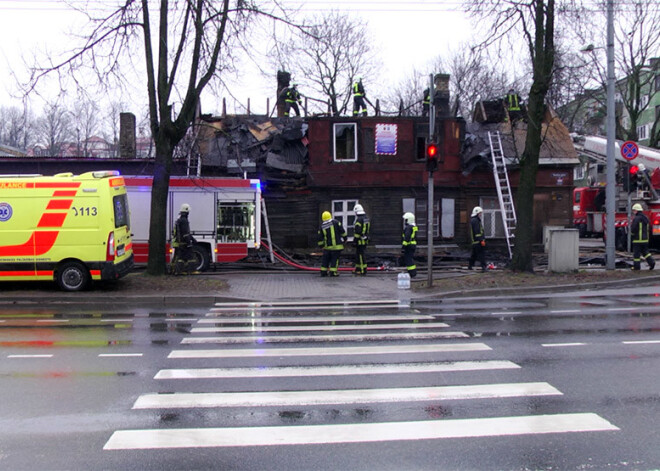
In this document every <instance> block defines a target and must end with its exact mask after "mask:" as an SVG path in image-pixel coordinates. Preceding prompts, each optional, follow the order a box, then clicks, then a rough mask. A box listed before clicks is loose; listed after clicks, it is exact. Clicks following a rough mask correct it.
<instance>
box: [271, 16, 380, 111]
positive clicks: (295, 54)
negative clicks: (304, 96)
mask: <svg viewBox="0 0 660 471" xmlns="http://www.w3.org/2000/svg"><path fill="white" fill-rule="evenodd" d="M276 42H277V39H276ZM273 56H274V57H276V58H277V61H278V62H279V64H278V66H279V67H280V68H281V69H283V70H288V71H290V72H291V73H292V74H293V77H294V81H297V82H299V83H304V84H306V85H308V86H309V87H310V88H312V89H313V90H314V92H315V93H316V94H317V97H315V98H317V99H318V100H327V101H328V103H329V107H330V114H332V115H333V116H339V115H342V114H345V113H346V112H347V110H348V107H349V104H350V102H351V98H352V92H351V85H352V84H353V81H354V80H355V79H356V77H357V76H362V77H363V79H368V78H370V77H371V76H372V74H373V71H374V68H375V65H374V53H373V50H372V46H371V41H370V40H369V38H368V34H367V23H366V22H365V21H363V20H359V19H354V18H351V17H350V16H349V15H348V14H345V13H339V12H337V11H333V12H330V13H326V14H324V15H321V16H316V17H313V18H312V19H310V20H308V22H307V23H306V24H303V25H302V27H300V28H296V29H295V30H294V32H293V37H292V38H291V39H290V40H289V41H287V42H286V43H285V44H280V43H278V46H277V48H274V49H273ZM365 87H366V88H367V91H368V88H369V83H368V80H365ZM320 108H321V109H323V108H322V107H320ZM323 111H325V110H323Z"/></svg>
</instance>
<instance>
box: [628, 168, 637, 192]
mask: <svg viewBox="0 0 660 471" xmlns="http://www.w3.org/2000/svg"><path fill="white" fill-rule="evenodd" d="M638 176H639V167H638V166H637V165H631V166H630V167H628V182H629V183H628V192H629V193H630V192H633V191H637V187H638Z"/></svg>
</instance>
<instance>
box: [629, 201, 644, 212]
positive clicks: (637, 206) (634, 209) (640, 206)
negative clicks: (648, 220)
mask: <svg viewBox="0 0 660 471" xmlns="http://www.w3.org/2000/svg"><path fill="white" fill-rule="evenodd" d="M632 210H633V211H644V208H643V207H642V205H641V204H639V203H635V204H633V207H632Z"/></svg>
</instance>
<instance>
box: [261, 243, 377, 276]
mask: <svg viewBox="0 0 660 471" xmlns="http://www.w3.org/2000/svg"><path fill="white" fill-rule="evenodd" d="M261 245H262V246H263V247H264V248H265V249H266V250H270V251H271V252H272V254H273V255H274V256H275V258H277V259H278V260H279V261H280V262H282V263H285V264H287V265H289V266H291V267H294V268H298V269H299V270H307V271H321V268H319V267H308V266H305V265H301V264H299V263H296V262H294V261H293V260H289V259H287V258H284V257H283V256H282V255H280V254H278V253H277V252H275V250H273V249H271V248H270V247H269V246H268V245H267V244H265V243H264V242H261ZM337 270H339V271H353V270H354V269H353V268H352V267H338V268H337ZM367 270H368V271H384V270H385V267H384V266H383V265H381V266H379V267H367Z"/></svg>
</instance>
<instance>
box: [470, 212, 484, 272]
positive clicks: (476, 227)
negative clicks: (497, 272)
mask: <svg viewBox="0 0 660 471" xmlns="http://www.w3.org/2000/svg"><path fill="white" fill-rule="evenodd" d="M483 212H484V210H483V209H481V207H480V206H475V207H474V209H473V210H472V215H471V217H470V240H471V241H472V254H471V255H470V261H469V262H468V270H472V267H473V266H474V263H475V262H479V263H480V264H481V271H486V249H485V247H486V236H485V235H484V225H483V223H482V222H481V214H482V213H483Z"/></svg>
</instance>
